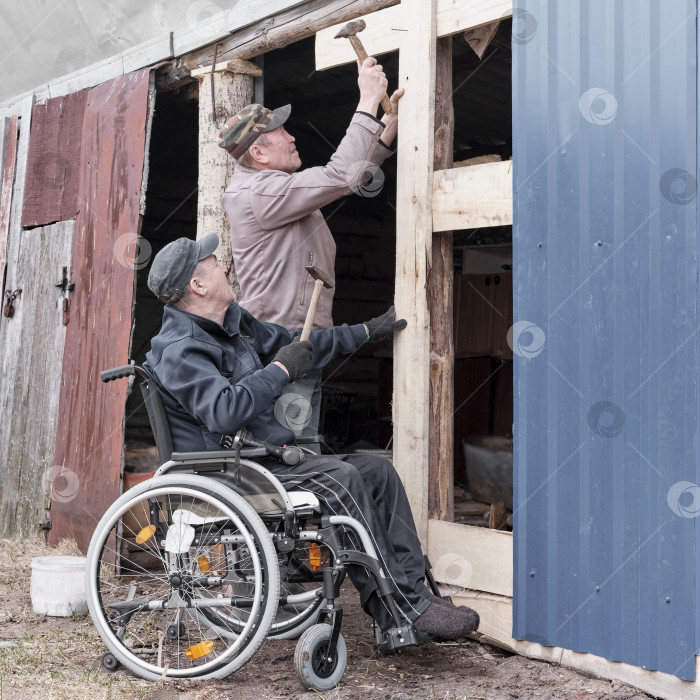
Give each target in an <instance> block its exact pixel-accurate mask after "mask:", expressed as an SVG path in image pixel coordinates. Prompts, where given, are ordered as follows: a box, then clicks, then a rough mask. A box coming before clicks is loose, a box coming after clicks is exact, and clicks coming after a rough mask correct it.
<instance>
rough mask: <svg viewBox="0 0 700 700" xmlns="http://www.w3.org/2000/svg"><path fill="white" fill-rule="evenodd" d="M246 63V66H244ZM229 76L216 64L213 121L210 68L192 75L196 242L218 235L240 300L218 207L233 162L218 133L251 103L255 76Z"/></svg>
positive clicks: (227, 232) (224, 219) (226, 223)
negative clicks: (195, 81)
mask: <svg viewBox="0 0 700 700" xmlns="http://www.w3.org/2000/svg"><path fill="white" fill-rule="evenodd" d="M244 63H247V62H244ZM250 65H251V66H252V68H253V69H254V70H252V72H249V71H246V72H245V73H243V72H232V70H231V68H229V67H228V64H217V66H216V70H215V71H214V99H215V103H216V115H215V118H212V105H211V96H212V90H211V67H209V68H208V69H200V70H197V71H192V75H193V76H195V77H196V78H198V79H199V192H198V197H197V238H201V237H202V236H206V235H207V234H209V233H217V234H219V240H220V241H221V243H220V245H219V248H218V249H217V251H216V256H217V258H218V259H219V260H220V261H221V262H223V263H225V264H226V268H227V270H228V277H229V280H230V281H231V282H232V284H233V286H234V289H235V290H236V293H237V298H239V299H240V296H241V294H240V289H239V287H238V281H237V280H236V271H235V268H234V265H233V260H232V258H231V226H230V224H229V221H228V217H227V216H226V212H225V211H224V209H223V207H222V206H221V203H220V200H221V195H222V194H223V193H224V190H225V189H226V187H227V186H228V183H229V182H230V180H231V175H232V173H233V168H234V166H235V165H236V161H235V160H234V159H233V158H231V156H230V155H229V154H228V153H227V152H226V151H225V150H224V149H223V148H219V146H218V143H219V141H220V138H219V130H220V129H221V127H222V126H223V125H224V122H225V121H226V120H227V119H228V118H229V117H230V116H232V115H233V114H235V113H236V112H238V111H239V110H241V109H242V108H243V107H245V106H246V105H248V104H250V103H251V102H253V101H254V94H255V88H254V77H253V76H254V74H255V72H259V69H258V67H257V66H255V65H254V64H250Z"/></svg>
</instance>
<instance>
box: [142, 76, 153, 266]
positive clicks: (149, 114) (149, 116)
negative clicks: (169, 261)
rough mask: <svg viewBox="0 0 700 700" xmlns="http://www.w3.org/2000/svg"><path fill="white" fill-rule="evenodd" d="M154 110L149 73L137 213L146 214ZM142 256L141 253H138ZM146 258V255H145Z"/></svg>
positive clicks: (151, 80) (151, 78) (151, 81)
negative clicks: (141, 173)
mask: <svg viewBox="0 0 700 700" xmlns="http://www.w3.org/2000/svg"><path fill="white" fill-rule="evenodd" d="M155 109H156V76H155V72H154V71H151V73H150V74H149V76H148V105H147V107H146V138H145V142H144V147H143V152H144V156H143V175H142V176H141V197H140V200H139V213H140V214H141V216H143V215H144V214H145V213H146V191H147V190H148V174H149V172H150V153H151V132H152V130H153V115H154V113H155ZM139 254H140V255H143V253H142V252H140V253H139ZM146 257H148V254H147V255H146Z"/></svg>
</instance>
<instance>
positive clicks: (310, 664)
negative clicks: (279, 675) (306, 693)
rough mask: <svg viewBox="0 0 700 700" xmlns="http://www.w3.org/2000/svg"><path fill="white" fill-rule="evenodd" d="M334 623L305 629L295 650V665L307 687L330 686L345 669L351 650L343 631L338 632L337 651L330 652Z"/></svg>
mask: <svg viewBox="0 0 700 700" xmlns="http://www.w3.org/2000/svg"><path fill="white" fill-rule="evenodd" d="M332 630H333V628H332V626H331V625H313V626H312V627H309V629H307V630H306V632H304V634H302V635H301V637H300V638H299V641H298V642H297V646H296V649H295V650H294V666H295V668H296V670H297V673H298V674H299V677H300V678H301V681H302V683H303V684H304V686H305V687H306V688H312V689H315V690H330V689H331V688H335V686H336V685H338V683H339V682H340V679H341V678H342V677H343V673H345V665H346V664H347V662H348V651H347V647H346V646H345V640H344V639H343V635H342V634H340V635H338V643H337V645H336V648H335V653H333V654H331V655H330V656H329V653H328V646H329V643H330V639H331V632H332Z"/></svg>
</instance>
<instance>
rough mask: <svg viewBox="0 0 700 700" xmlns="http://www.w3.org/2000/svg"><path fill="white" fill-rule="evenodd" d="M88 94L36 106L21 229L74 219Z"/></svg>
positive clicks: (76, 209)
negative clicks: (22, 227)
mask: <svg viewBox="0 0 700 700" xmlns="http://www.w3.org/2000/svg"><path fill="white" fill-rule="evenodd" d="M87 98H88V91H87V90H81V91H80V92H74V93H71V94H70V95H67V96H66V97H56V98H54V99H51V100H47V101H46V102H43V103H41V104H35V105H34V110H33V112H32V129H31V138H30V141H29V160H28V162H27V182H26V185H25V188H24V205H23V207H22V226H24V227H28V226H45V225H46V224H50V223H53V222H55V221H66V220H68V219H74V218H75V215H76V214H77V212H78V173H79V170H80V168H79V164H80V142H81V134H82V131H83V113H84V112H85V103H86V102H87Z"/></svg>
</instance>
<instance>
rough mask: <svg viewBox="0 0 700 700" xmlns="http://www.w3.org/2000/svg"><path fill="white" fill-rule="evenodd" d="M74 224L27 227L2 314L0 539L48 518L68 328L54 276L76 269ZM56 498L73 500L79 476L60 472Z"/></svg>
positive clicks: (27, 532) (28, 529)
mask: <svg viewBox="0 0 700 700" xmlns="http://www.w3.org/2000/svg"><path fill="white" fill-rule="evenodd" d="M74 228H75V221H64V222H61V223H58V224H53V225H51V226H45V227H43V228H34V229H31V230H29V231H24V232H22V247H21V250H20V252H19V257H18V259H17V261H16V267H15V269H13V270H12V278H13V284H14V285H16V286H18V287H20V288H21V289H22V294H21V296H20V297H18V298H17V300H16V302H15V313H14V315H13V316H12V318H9V319H8V318H4V317H0V352H1V353H2V358H1V362H2V375H3V377H5V378H9V379H10V380H9V381H3V382H2V383H0V406H2V407H3V416H4V419H3V420H2V421H0V537H13V536H21V537H27V536H31V535H34V534H36V533H37V532H38V525H39V523H40V522H41V521H43V520H45V519H46V515H45V511H46V508H47V504H46V503H45V498H44V487H45V485H46V484H47V483H50V481H51V477H52V475H53V463H54V459H53V457H54V446H55V442H56V425H57V423H58V398H59V394H60V384H61V364H62V361H63V349H64V345H65V337H66V326H64V325H63V298H64V295H65V294H66V293H65V292H64V291H63V290H62V289H61V288H59V287H56V286H55V283H56V280H59V279H62V276H63V274H64V272H66V273H67V272H69V271H70V269H71V248H72V244H73V231H74ZM54 487H55V489H56V492H55V497H56V498H64V499H69V498H70V497H71V494H72V489H73V487H74V481H73V479H72V478H70V475H69V474H62V475H61V478H60V480H59V481H58V482H56V483H55V484H54Z"/></svg>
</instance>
